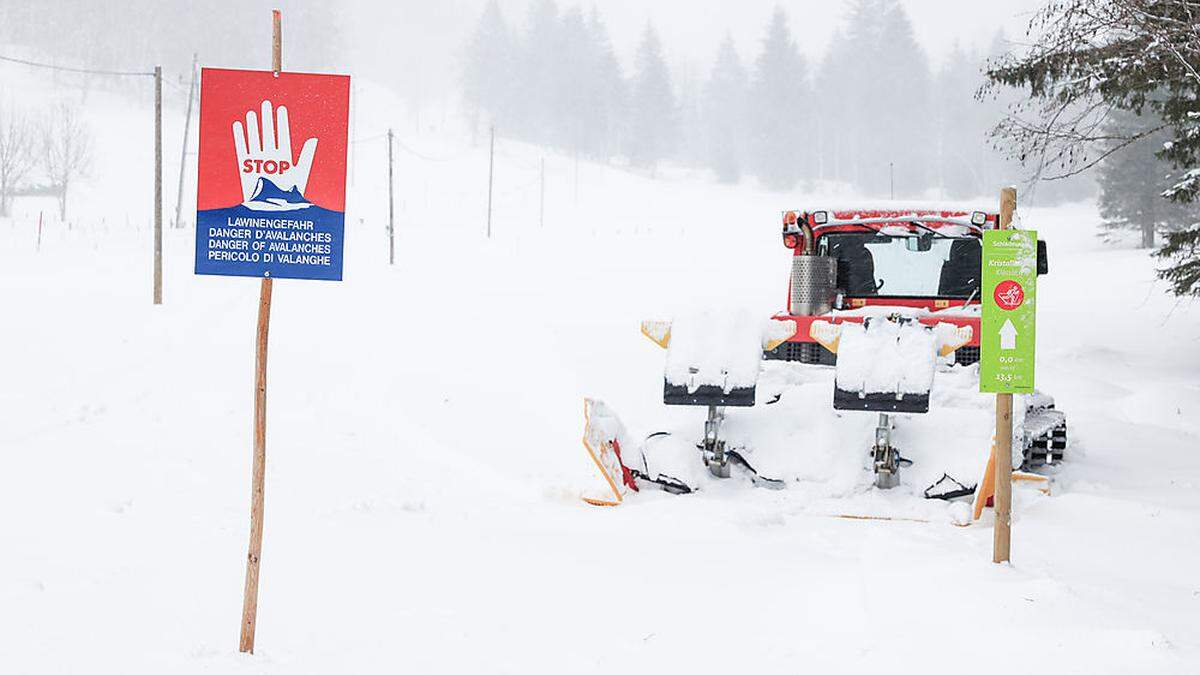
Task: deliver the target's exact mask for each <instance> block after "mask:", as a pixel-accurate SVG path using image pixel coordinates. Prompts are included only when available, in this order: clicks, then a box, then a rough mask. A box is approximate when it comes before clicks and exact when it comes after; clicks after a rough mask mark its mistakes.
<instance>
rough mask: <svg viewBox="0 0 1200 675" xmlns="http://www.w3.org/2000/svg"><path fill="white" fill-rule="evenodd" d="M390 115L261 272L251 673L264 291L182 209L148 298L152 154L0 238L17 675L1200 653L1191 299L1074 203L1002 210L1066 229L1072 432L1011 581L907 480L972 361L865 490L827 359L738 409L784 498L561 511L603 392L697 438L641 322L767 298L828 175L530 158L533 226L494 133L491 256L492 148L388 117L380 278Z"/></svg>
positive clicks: (958, 447) (1046, 321)
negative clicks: (901, 462) (775, 397)
mask: <svg viewBox="0 0 1200 675" xmlns="http://www.w3.org/2000/svg"><path fill="white" fill-rule="evenodd" d="M377 103H380V104H379V105H378V106H377V107H376V108H375V109H376V110H379V109H383V107H384V106H383V105H382V103H381V102H378V101H377ZM117 105H118V102H116V101H115V100H106V99H105V98H104V97H103V96H101V95H99V94H97V95H96V96H95V97H94V98H93V101H92V108H91V110H93V111H94V112H95V114H96V115H97V116H103V115H104V110H105V106H109V107H110V108H111V109H115V108H116V106H117ZM360 114H362V119H363V120H365V119H371V116H370V115H367V114H366V113H365V112H364V111H363V110H360ZM103 119H104V120H105V121H111V122H113V125H114V126H117V127H118V128H119V124H120V123H119V122H115V121H114V120H116V119H118V117H117V116H116V115H115V114H113V115H110V116H108V117H103ZM135 121H136V120H135ZM132 123H133V122H130V124H132ZM385 127H386V122H384V123H381V124H376V125H375V126H374V127H370V128H368V127H367V125H366V124H365V122H364V123H362V128H361V129H358V130H356V132H355V134H354V135H355V136H356V137H358V138H361V139H368V140H364V142H362V143H360V144H357V145H356V146H355V148H356V155H357V157H356V162H357V163H356V166H355V171H354V180H353V185H352V193H351V200H350V207H349V208H350V213H349V214H348V219H347V220H348V232H347V242H348V246H347V261H346V281H345V282H343V283H340V284H338V283H324V282H301V281H280V282H278V283H277V284H276V288H275V304H274V314H273V316H272V324H271V352H270V380H269V396H270V415H269V437H268V472H267V494H266V508H267V520H266V533H265V541H264V552H263V571H262V574H263V577H262V592H261V596H260V612H259V627H258V649H257V652H256V654H255V655H253V656H247V655H241V654H238V653H237V634H238V620H239V617H240V605H241V591H242V576H243V573H244V564H245V551H246V539H247V528H248V502H249V479H250V476H249V474H250V471H249V469H250V422H251V394H252V392H251V384H252V377H253V339H254V317H255V312H256V306H257V299H258V298H257V286H258V284H257V282H256V281H254V280H251V279H234V278H228V279H223V278H198V277H194V276H192V274H191V272H190V270H191V265H192V234H191V231H190V230H188V229H180V230H170V231H168V232H167V240H166V276H167V278H166V293H165V295H166V302H165V304H164V305H163V306H161V307H152V306H151V304H150V242H151V239H150V233H149V231H148V230H147V229H146V227H145V224H144V223H145V220H144V218H145V216H146V209H145V207H144V206H143V205H145V204H148V201H149V200H148V192H147V191H145V190H144V189H143V188H142V187H141V186H140V184H139V181H133V180H131V179H130V175H137V176H141V175H146V173H145V172H146V168H147V167H146V164H145V161H146V159H147V157H148V154H147V153H144V152H143V149H142V148H140V146H139V147H137V148H134V149H132V150H128V151H127V152H126V153H124V154H121V155H119V157H120V159H117V158H115V157H117V156H118V155H116V154H113V153H109V157H110V158H109V159H107V160H105V162H107V164H106V165H105V166H106V167H107V168H108V169H110V170H108V171H105V170H103V169H104V168H105V167H103V166H102V167H101V170H98V171H96V172H95V174H96V175H95V177H94V178H93V179H92V180H91V182H90V185H89V187H87V188H85V190H86V193H85V194H83V195H82V196H81V202H80V204H79V205H78V206H77V207H76V208H77V213H80V214H81V215H79V216H77V217H76V218H75V219H74V221H73V222H72V225H71V229H69V230H68V229H67V227H66V225H65V224H63V223H58V222H57V221H56V220H55V219H50V220H49V221H48V223H47V225H46V228H45V232H44V234H43V240H42V244H41V250H40V252H37V251H35V248H36V214H37V212H38V210H40V209H43V208H49V207H48V205H46V204H42V203H39V202H36V201H33V200H24V201H23V202H19V203H18V208H17V213H16V215H15V217H14V218H12V219H9V220H7V221H0V269H2V270H4V271H3V273H2V274H0V316H3V317H5V319H6V321H5V323H4V326H5V330H3V331H0V358H2V359H3V361H2V365H0V372H2V373H3V376H2V378H0V382H2V383H3V386H0V459H2V460H3V471H2V472H0V476H2V478H0V513H3V514H4V516H3V517H0V541H2V542H3V543H4V545H3V550H2V553H3V554H2V555H0V608H3V611H0V670H3V671H4V672H13V673H27V672H28V673H52V672H112V673H164V672H171V673H191V672H222V673H224V672H255V673H257V672H264V673H330V672H352V673H363V672H395V671H407V672H418V673H440V672H444V673H458V672H487V673H490V672H497V673H534V672H547V673H551V672H553V673H560V672H570V673H593V672H595V673H602V672H606V673H611V672H615V671H632V672H650V671H654V672H680V671H685V670H686V671H690V672H721V671H729V670H734V669H736V671H738V672H741V671H751V672H797V671H801V670H803V671H812V672H867V671H869V670H871V669H874V668H881V669H883V668H886V669H889V670H895V671H897V672H927V671H929V670H930V669H947V668H954V669H959V668H970V669H971V670H973V671H976V672H980V671H982V672H1000V671H1002V670H1003V671H1005V672H1011V671H1013V670H1018V669H1019V670H1026V671H1034V672H1056V673H1073V672H1079V673H1094V672H1164V673H1169V672H1179V673H1189V672H1196V671H1197V670H1200V581H1197V579H1196V576H1195V570H1196V569H1197V568H1198V566H1200V543H1197V542H1200V457H1197V455H1196V450H1197V449H1198V448H1200V421H1197V420H1198V418H1200V379H1198V378H1197V373H1200V349H1197V340H1200V306H1197V305H1196V304H1195V303H1188V302H1177V301H1175V300H1174V299H1171V298H1169V297H1168V296H1166V295H1165V292H1164V288H1163V286H1162V285H1161V284H1158V283H1156V282H1155V281H1154V278H1153V269H1154V263H1153V261H1152V260H1150V259H1149V258H1148V257H1147V256H1146V254H1145V253H1144V252H1140V251H1136V250H1130V249H1121V248H1113V247H1110V246H1104V245H1101V244H1100V243H1099V241H1098V240H1097V239H1096V237H1095V231H1096V223H1097V220H1098V217H1097V214H1096V212H1095V209H1094V208H1093V207H1091V206H1090V205H1079V206H1073V207H1062V208H1053V209H1044V208H1026V209H1024V210H1023V213H1022V217H1023V220H1024V224H1025V226H1027V227H1034V228H1036V229H1038V230H1039V231H1040V232H1041V233H1042V237H1043V238H1045V239H1047V240H1048V241H1049V243H1050V247H1051V268H1052V273H1051V275H1050V276H1049V277H1045V278H1043V280H1042V282H1041V283H1040V284H1039V289H1038V290H1039V294H1038V297H1039V307H1040V316H1039V320H1040V323H1039V375H1038V377H1039V384H1040V386H1041V387H1042V388H1043V389H1044V390H1046V391H1047V392H1049V393H1051V394H1053V395H1055V396H1056V397H1057V398H1058V403H1059V407H1060V408H1062V409H1063V410H1065V411H1066V412H1067V414H1068V420H1069V423H1070V426H1071V438H1072V445H1071V447H1070V448H1069V450H1068V458H1069V459H1068V463H1067V464H1066V465H1065V466H1064V467H1062V468H1061V469H1060V470H1059V471H1058V472H1057V475H1056V485H1055V494H1054V495H1053V496H1051V497H1041V496H1039V495H1036V494H1033V493H1027V492H1023V491H1022V492H1019V493H1018V497H1017V507H1016V514H1015V519H1016V520H1015V524H1014V544H1013V564H1012V565H1011V566H997V565H993V564H992V563H991V562H990V559H991V536H992V531H991V528H990V527H989V525H990V522H989V521H988V520H987V518H988V517H990V516H985V520H984V521H982V522H980V523H976V524H975V525H972V526H970V527H965V528H963V527H954V526H952V525H951V524H950V523H951V521H952V520H953V519H954V517H955V513H954V512H953V509H954V507H952V506H946V505H943V504H940V503H937V504H931V503H928V502H925V501H923V500H921V499H920V498H919V493H920V490H921V489H923V488H924V487H925V485H927V484H928V483H929V482H930V481H931V480H932V479H933V478H936V477H937V476H938V475H940V473H941V471H942V470H951V473H955V474H956V475H959V477H960V478H963V479H965V480H974V478H973V477H972V476H970V475H960V473H965V474H969V473H970V472H971V471H976V470H977V469H978V466H979V464H980V463H981V462H982V461H983V459H984V458H985V455H986V452H987V447H986V442H987V438H988V437H989V435H990V429H989V428H988V426H987V425H988V423H989V421H990V416H991V412H990V410H989V409H988V407H987V405H988V403H987V400H986V398H984V399H980V397H978V396H977V395H975V394H973V393H972V386H973V383H972V382H971V381H969V373H968V374H964V373H953V374H944V373H943V374H939V376H938V382H937V384H936V385H935V405H936V404H937V402H938V400H939V399H938V398H937V397H941V400H942V402H949V403H953V404H954V405H956V406H957V407H958V408H959V409H961V410H962V411H964V412H963V413H962V414H961V415H946V414H945V413H942V414H937V413H935V414H931V415H930V416H927V417H924V418H917V419H912V420H906V421H902V424H901V426H900V428H899V429H898V431H897V434H898V441H899V442H900V443H901V444H902V446H903V447H904V448H905V449H906V451H907V452H906V454H908V455H910V456H912V457H913V458H914V459H915V460H917V464H916V465H915V466H914V467H913V469H912V470H911V471H910V472H908V473H906V474H905V476H904V485H902V486H901V488H899V489H897V490H894V491H892V492H891V493H887V494H881V493H879V492H876V491H874V490H872V489H871V488H870V487H869V485H870V473H869V469H868V457H867V455H866V448H867V445H868V443H869V437H870V426H871V422H870V420H869V419H864V418H862V417H861V416H853V415H847V416H846V417H844V418H840V419H839V418H837V417H835V416H834V415H833V413H832V411H831V410H829V406H828V399H829V397H831V388H830V386H831V381H832V380H831V377H832V374H831V371H829V370H807V371H806V370H796V369H787V368H782V367H780V366H779V364H770V365H771V368H770V369H769V371H768V373H767V375H766V382H767V385H766V386H769V387H773V388H775V389H777V390H778V391H780V393H782V394H783V398H782V399H781V401H780V403H779V404H777V405H774V406H769V407H768V406H764V407H762V408H761V409H755V410H752V411H745V412H744V413H743V414H741V415H738V414H736V413H731V416H730V422H729V424H730V427H729V429H730V433H731V434H732V435H734V436H737V435H739V434H740V435H742V436H752V435H754V436H757V437H758V438H762V439H769V443H768V442H764V444H763V445H764V446H765V445H767V444H773V445H772V446H771V447H770V448H765V447H764V448H758V449H756V450H755V452H756V453H757V454H756V455H755V456H756V457H758V458H760V462H759V463H761V464H764V466H762V467H760V468H763V469H766V466H771V467H772V468H773V469H775V470H777V471H779V472H781V473H784V474H786V475H787V476H788V477H789V478H791V479H793V480H792V482H791V483H790V485H789V488H788V489H787V490H784V491H780V492H771V491H766V490H759V489H754V488H751V487H749V486H748V485H746V484H744V483H742V482H739V481H736V480H735V481H730V482H727V483H723V484H717V483H715V482H710V483H706V484H705V486H704V487H705V489H704V490H702V491H701V492H699V493H697V494H695V495H691V496H687V497H671V496H668V495H665V494H661V493H644V494H642V495H638V496H636V497H634V498H633V499H631V500H629V501H628V502H627V503H626V504H625V505H623V506H621V507H619V508H616V509H599V508H594V507H588V506H586V505H584V504H583V503H582V502H581V501H579V499H578V495H579V493H580V492H581V491H582V490H584V489H587V488H590V487H592V486H593V485H595V481H596V480H598V478H597V477H596V476H595V474H594V468H593V467H592V466H591V463H590V461H589V460H588V459H587V456H586V454H585V453H584V450H583V448H582V446H581V444H580V440H579V439H580V435H581V432H582V422H583V420H582V398H583V397H584V396H585V395H591V396H597V397H600V398H603V399H604V400H606V401H607V402H608V403H609V404H610V405H611V406H612V407H613V408H614V409H615V410H616V411H617V412H618V413H619V414H620V415H621V416H622V418H623V420H624V421H625V423H626V425H627V426H629V427H630V429H631V431H633V432H634V433H646V432H648V431H653V430H656V429H660V428H670V429H672V430H676V431H677V433H678V434H681V435H682V434H687V433H692V434H695V435H698V434H699V432H700V426H701V418H702V412H701V411H697V410H679V409H671V410H668V409H666V408H665V407H664V406H663V405H662V404H661V386H662V379H661V378H662V374H663V363H664V361H663V352H662V351H661V350H659V349H658V348H657V347H655V346H654V345H653V344H651V343H650V342H649V341H647V340H645V339H644V338H643V337H641V336H640V335H639V334H638V322H639V321H640V320H641V319H644V318H660V317H661V318H665V317H669V316H671V315H672V313H674V312H677V311H681V310H682V309H685V308H688V309H691V308H695V307H699V306H707V305H710V304H724V305H728V304H738V305H741V306H743V307H745V308H747V309H749V310H752V311H754V312H757V313H758V314H759V315H761V316H764V317H765V316H768V315H769V314H770V313H772V312H774V311H777V310H779V309H780V308H781V307H782V306H783V302H784V298H785V292H786V278H787V277H786V275H787V270H788V252H787V251H785V250H784V249H783V248H782V247H781V245H780V244H779V241H778V231H777V217H778V211H779V210H780V209H781V208H785V207H789V206H801V205H804V204H806V203H808V202H811V201H812V200H813V199H815V197H814V196H812V195H808V194H804V193H803V192H801V191H797V192H796V193H795V194H789V195H779V194H771V193H767V192H764V191H761V190H758V189H756V188H754V187H753V186H751V185H743V186H741V187H724V186H716V185H713V184H711V183H709V182H708V181H706V180H704V179H703V177H697V176H689V175H685V174H682V173H672V172H665V173H664V175H662V176H660V178H659V179H658V180H650V179H648V178H647V177H642V176H638V175H635V174H632V173H629V172H626V171H624V170H620V169H617V168H612V167H601V166H597V165H592V164H588V163H586V162H583V163H580V164H579V168H578V179H577V181H576V177H575V176H576V173H575V165H574V163H573V162H572V160H571V159H570V158H567V157H561V156H557V155H546V167H547V168H546V173H547V177H546V187H547V196H546V205H545V226H544V227H539V217H538V213H539V205H538V204H539V202H538V171H537V167H538V163H539V160H540V159H541V157H542V154H541V151H539V150H537V149H533V148H526V147H522V146H520V145H517V144H514V143H511V142H506V141H502V142H500V143H499V144H498V158H497V176H498V178H497V198H496V218H495V221H494V223H493V230H494V236H493V237H492V239H490V240H488V239H486V238H485V237H484V218H483V216H484V204H485V199H486V193H485V191H484V190H485V187H486V171H487V168H486V167H487V162H486V155H485V154H483V152H482V151H481V150H478V149H472V148H471V147H470V146H468V145H465V144H455V143H451V142H449V141H446V140H439V139H437V138H432V137H430V136H428V135H425V136H419V137H418V136H407V135H404V134H401V136H400V138H401V140H402V141H404V143H405V144H406V148H407V149H405V150H403V151H400V150H398V155H397V156H398V158H399V162H400V163H399V166H398V179H397V187H398V193H399V194H400V199H401V204H400V207H399V212H398V213H399V218H398V225H397V231H398V235H397V260H396V265H395V266H394V267H389V266H388V265H387V259H386V238H385V229H384V225H385V222H384V221H383V220H382V216H383V214H384V213H385V210H384V207H385V202H384V201H383V197H382V195H384V194H385V193H384V192H383V191H382V189H381V188H382V185H383V182H382V177H381V175H380V174H381V171H380V169H382V167H383V166H384V165H383V164H382V162H383V157H384V147H383V145H382V141H380V140H379V139H377V138H375V136H376V135H377V134H378V133H379V132H380V131H381V130H382V129H383V128H385ZM171 128H172V127H171V126H168V131H169V133H176V134H177V133H178V130H176V131H174V132H171V131H170V130H171ZM169 145H170V146H174V145H175V143H171V144H169ZM411 151H415V152H416V153H420V154H421V155H423V156H424V158H421V157H419V156H418V155H417V154H414V153H413V152H411ZM176 159H177V156H176ZM434 160H438V161H434ZM168 161H171V160H170V159H169V160H168ZM118 168H119V169H120V170H114V169H118ZM172 173H173V172H172ZM168 181H169V184H172V183H171V182H170V181H173V175H172V176H171V177H170V178H169V179H168ZM576 184H577V185H578V189H577V190H576V187H575V186H576ZM841 201H844V199H843V200H841ZM168 205H169V207H170V206H173V200H171V199H168ZM187 210H188V209H187V207H185V212H186V211H187ZM127 216H128V217H129V221H128V222H129V224H128V225H127V224H126V217H127ZM964 378H966V379H964ZM789 449H792V450H794V451H793V452H789ZM934 459H936V461H934ZM923 460H925V461H923ZM943 465H946V466H943ZM956 472H958V473H956ZM843 513H849V514H875V515H891V516H897V517H907V518H919V519H921V520H926V521H929V522H910V521H892V522H880V521H853V520H844V519H838V518H834V517H831V516H833V515H837V514H843ZM997 640H1000V641H1002V642H1003V643H1004V644H1005V645H1006V649H1007V653H1008V654H1010V655H1011V660H1010V661H1009V662H1006V663H1004V664H1000V663H997V662H996V661H995V660H994V656H993V654H994V653H995V652H994V647H993V645H994V644H995V642H996V641H997Z"/></svg>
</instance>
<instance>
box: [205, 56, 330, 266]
mask: <svg viewBox="0 0 1200 675" xmlns="http://www.w3.org/2000/svg"><path fill="white" fill-rule="evenodd" d="M349 107H350V77H349V76H346V75H310V74H302V73H278V74H277V73H273V72H271V71H257V70H224V69H217V68H205V69H203V70H202V71H201V74H200V157H199V167H200V168H199V172H198V173H199V176H198V185H197V195H196V211H197V213H196V274H218V275H231V276H248V277H279V278H284V279H327V280H335V281H338V280H341V278H342V242H343V236H344V233H345V212H346V145H347V128H348V119H349Z"/></svg>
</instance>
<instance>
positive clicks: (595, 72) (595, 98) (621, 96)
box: [584, 6, 628, 159]
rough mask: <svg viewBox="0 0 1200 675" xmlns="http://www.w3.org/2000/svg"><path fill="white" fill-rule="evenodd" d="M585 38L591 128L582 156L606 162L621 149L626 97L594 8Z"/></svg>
mask: <svg viewBox="0 0 1200 675" xmlns="http://www.w3.org/2000/svg"><path fill="white" fill-rule="evenodd" d="M587 35H588V44H589V47H590V49H589V54H590V60H589V64H590V68H589V73H588V75H589V77H588V79H587V81H586V82H585V83H584V84H585V86H587V88H588V94H587V100H588V106H589V107H590V108H591V110H592V115H593V119H594V124H593V127H592V130H591V136H590V137H589V139H588V142H587V144H586V145H585V146H584V152H585V153H586V154H587V155H588V156H590V157H593V158H597V159H607V158H608V157H609V156H611V155H613V154H615V151H616V150H617V148H619V147H620V136H621V133H622V128H623V126H624V125H623V124H622V118H623V113H624V111H625V108H626V100H627V98H628V94H627V93H626V91H625V78H624V76H623V75H622V74H621V64H620V63H619V62H618V61H617V55H616V53H614V52H613V47H612V41H611V40H610V39H609V37H608V28H606V27H605V25H604V21H603V20H601V18H600V14H599V12H597V11H596V8H595V7H594V6H593V7H592V12H591V16H590V18H589V19H588V25H587Z"/></svg>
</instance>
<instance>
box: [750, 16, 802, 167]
mask: <svg viewBox="0 0 1200 675" xmlns="http://www.w3.org/2000/svg"><path fill="white" fill-rule="evenodd" d="M749 101H750V112H749V120H748V122H749V128H750V141H749V143H748V147H749V149H750V153H751V154H750V157H749V158H748V159H749V161H748V164H749V165H750V166H751V167H752V169H753V171H754V174H755V175H756V176H758V179H759V180H760V181H762V183H763V184H764V185H766V186H768V187H771V188H773V189H781V190H782V189H788V188H791V187H793V186H794V185H795V184H796V183H797V182H798V181H799V180H801V179H803V178H808V177H810V175H811V173H810V171H809V167H810V166H811V163H812V161H813V150H814V148H813V143H812V139H813V135H812V116H811V114H810V113H809V110H810V109H811V107H812V105H811V103H812V101H811V98H810V91H809V86H808V73H807V69H806V67H805V62H804V57H803V56H801V55H800V51H799V50H798V49H797V47H796V42H795V40H793V39H792V32H791V29H789V28H788V19H787V14H786V13H784V11H783V9H782V8H780V7H776V8H775V12H774V14H773V15H772V17H771V21H770V23H769V24H768V25H767V34H766V37H765V38H764V39H763V45H762V53H761V54H760V55H759V57H758V60H757V61H756V62H755V65H754V79H753V82H752V84H751V87H750V95H749Z"/></svg>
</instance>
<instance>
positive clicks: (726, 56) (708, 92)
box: [704, 33, 748, 183]
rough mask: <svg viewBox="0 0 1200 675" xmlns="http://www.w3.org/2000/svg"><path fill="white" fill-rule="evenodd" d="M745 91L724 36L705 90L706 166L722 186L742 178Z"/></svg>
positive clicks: (742, 69) (742, 75)
mask: <svg viewBox="0 0 1200 675" xmlns="http://www.w3.org/2000/svg"><path fill="white" fill-rule="evenodd" d="M747 87H748V85H747V82H746V69H745V67H744V66H742V59H741V57H739V56H738V53H737V47H736V46H735V45H734V44H733V36H732V35H730V34H728V33H727V34H726V35H725V40H724V41H723V42H721V46H720V47H719V48H718V50H717V58H716V61H715V63H714V64H713V69H712V74H711V75H710V76H709V78H708V84H707V86H705V88H704V122H705V131H706V132H707V136H708V164H709V166H711V167H712V170H713V172H714V173H715V174H716V176H717V180H719V181H721V182H723V183H736V182H737V181H738V179H740V178H741V176H742V161H743V153H744V146H745V133H744V129H743V126H742V124H743V120H744V119H745V117H746V113H747V108H746V90H747Z"/></svg>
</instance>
